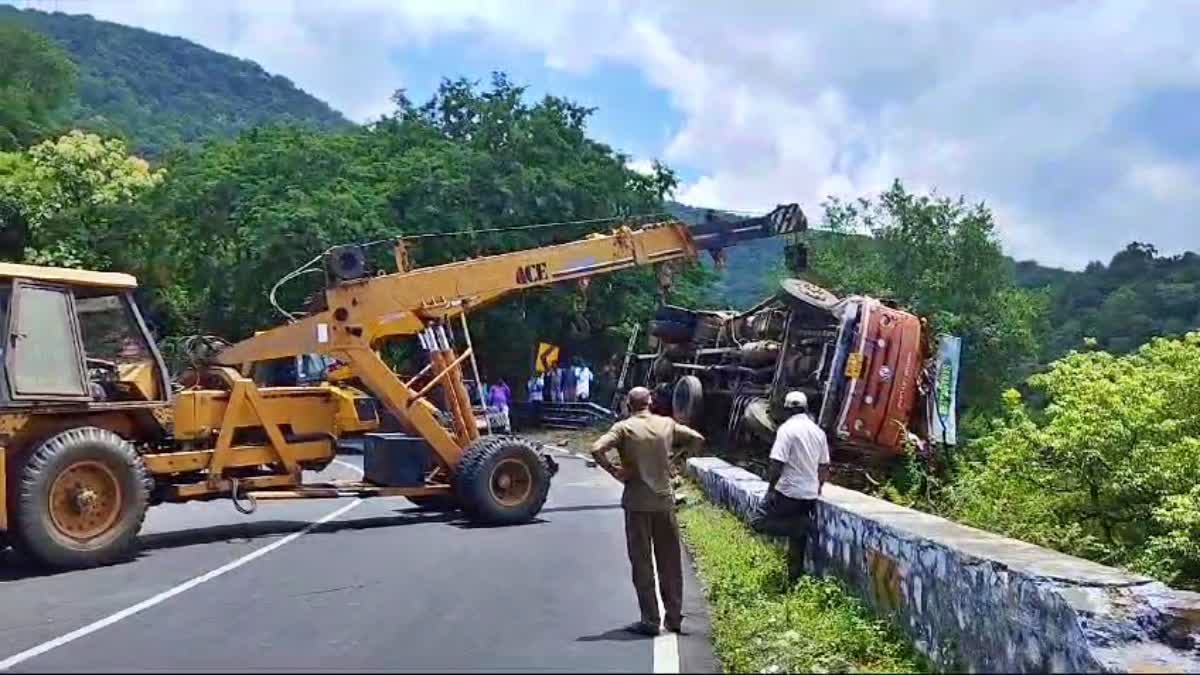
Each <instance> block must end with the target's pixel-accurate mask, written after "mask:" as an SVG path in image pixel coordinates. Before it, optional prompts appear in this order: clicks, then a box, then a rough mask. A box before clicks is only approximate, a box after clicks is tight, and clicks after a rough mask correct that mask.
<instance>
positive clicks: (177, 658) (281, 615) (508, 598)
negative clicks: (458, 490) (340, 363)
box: [0, 455, 713, 672]
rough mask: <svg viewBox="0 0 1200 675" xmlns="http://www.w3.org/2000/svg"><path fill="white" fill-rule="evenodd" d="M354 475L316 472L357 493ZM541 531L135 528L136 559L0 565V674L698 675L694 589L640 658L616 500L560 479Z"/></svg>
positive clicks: (258, 518)
mask: <svg viewBox="0 0 1200 675" xmlns="http://www.w3.org/2000/svg"><path fill="white" fill-rule="evenodd" d="M359 459H360V458H359V457H357V456H352V455H348V456H343V457H342V458H340V459H339V463H337V464H334V465H333V466H332V467H331V468H330V469H329V470H328V471H327V472H326V473H328V474H331V475H332V476H336V477H356V473H355V468H354V467H355V466H357V465H359V464H360V461H359ZM560 465H561V467H562V470H561V471H560V472H559V474H558V476H556V477H555V480H554V484H553V487H552V488H551V492H550V499H549V501H548V502H547V505H546V508H545V509H544V510H543V511H542V514H541V516H540V518H539V519H538V520H537V521H535V522H533V523H530V524H527V525H522V526H518V527H508V528H478V527H471V526H470V525H468V524H467V523H464V522H461V521H459V520H457V519H455V518H454V517H452V516H446V515H438V514H427V513H422V512H419V511H416V510H415V509H413V507H412V506H411V504H410V503H409V502H408V501H407V500H404V499H402V498H391V499H371V500H362V501H360V500H352V499H341V500H311V501H304V502H294V501H293V502H273V503H268V502H262V503H260V506H259V509H258V511H257V512H256V513H254V514H253V515H250V516H243V515H242V514H240V513H238V512H236V511H235V510H234V509H233V506H232V505H231V504H230V503H229V502H227V501H219V502H210V503H193V504H182V505H164V506H159V507H156V508H153V509H151V511H150V513H149V515H148V516H147V521H146V526H145V528H144V529H143V542H144V544H143V551H142V553H141V554H140V555H139V557H138V558H137V559H136V560H133V561H130V562H127V563H124V564H120V565H115V566H111V567H106V568H101V569H94V570H84V571H75V572H66V573H58V574H50V575H38V574H36V573H34V572H32V571H31V570H29V569H27V568H23V567H21V566H20V564H19V562H18V561H15V560H13V559H12V556H10V555H9V556H6V557H7V559H6V560H4V561H3V562H0V608H2V609H0V669H4V668H8V669H10V670H12V671H14V672H34V671H38V672H45V671H76V672H78V671H90V672H96V671H126V672H128V671H245V670H289V671H298V670H312V671H330V670H410V671H447V670H454V671H462V670H467V671H524V672H528V671H587V672H599V671H606V672H620V671H626V672H628V671H635V672H650V671H655V670H657V671H659V672H671V671H673V670H674V669H676V668H681V669H682V670H683V672H710V671H711V669H712V668H713V664H712V656H711V651H710V649H709V646H708V622H707V617H706V612H705V608H704V606H703V601H702V600H701V598H700V592H699V586H698V584H697V581H696V579H695V577H694V575H692V574H691V573H690V572H689V576H688V577H687V578H686V579H685V587H686V590H687V598H686V602H685V608H684V611H685V615H686V616H685V620H684V624H685V630H687V631H688V634H687V635H684V636H682V637H678V638H677V637H676V636H674V635H670V636H663V637H660V638H655V639H649V638H642V637H638V636H634V635H631V634H629V633H625V632H623V631H621V630H619V629H620V627H621V626H624V625H626V624H628V623H629V622H630V621H632V620H634V619H635V618H636V617H637V605H636V602H635V599H634V595H633V589H632V585H631V584H630V582H629V563H628V560H627V558H626V557H625V544H624V536H623V533H622V527H623V523H622V514H621V509H620V506H619V497H620V486H619V485H618V484H617V483H616V481H614V480H612V479H611V478H609V477H608V476H607V475H606V474H604V473H603V472H601V471H600V470H599V469H589V468H587V467H586V466H585V465H584V463H583V462H582V461H579V460H578V459H577V458H573V457H563V458H561V460H560Z"/></svg>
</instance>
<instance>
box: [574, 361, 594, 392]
mask: <svg viewBox="0 0 1200 675" xmlns="http://www.w3.org/2000/svg"><path fill="white" fill-rule="evenodd" d="M595 378H596V374H595V373H593V372H592V369H591V368H589V367H588V364H587V361H582V360H581V361H580V362H579V365H578V366H576V368H575V398H576V399H577V400H580V401H587V400H588V399H589V398H590V397H591V393H592V380H594V379H595Z"/></svg>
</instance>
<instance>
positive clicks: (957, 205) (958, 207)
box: [808, 181, 1046, 407]
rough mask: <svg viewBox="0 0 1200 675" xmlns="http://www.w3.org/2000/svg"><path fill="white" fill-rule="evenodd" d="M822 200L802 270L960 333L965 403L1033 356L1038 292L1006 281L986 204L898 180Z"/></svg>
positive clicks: (985, 398)
mask: <svg viewBox="0 0 1200 675" xmlns="http://www.w3.org/2000/svg"><path fill="white" fill-rule="evenodd" d="M823 206H824V209H825V214H824V220H823V227H822V229H821V230H818V231H814V232H811V233H810V234H809V239H808V241H809V245H810V250H811V252H810V254H809V267H810V271H809V275H810V276H811V277H813V280H814V281H816V282H817V283H820V284H822V285H824V286H827V287H829V288H830V289H831V290H834V291H835V292H839V293H843V294H848V293H862V294H869V295H874V296H877V297H880V298H881V299H886V300H894V301H897V302H899V303H900V304H901V305H903V306H905V307H907V308H909V309H910V310H911V311H913V312H914V313H916V314H917V315H919V316H922V317H925V318H927V319H929V321H930V330H931V331H933V332H935V333H936V332H947V333H952V334H955V335H959V336H961V337H962V338H963V344H964V355H963V361H964V363H963V368H964V378H963V379H964V384H963V386H964V389H965V392H966V396H965V397H964V398H965V399H966V401H967V402H968V404H969V405H971V406H973V407H984V406H988V405H993V404H994V402H995V401H996V398H997V396H998V394H999V393H1000V392H1001V391H1002V390H1003V389H1004V387H1005V386H1007V385H1009V384H1011V383H1014V382H1017V381H1019V380H1020V378H1021V376H1022V373H1027V372H1029V371H1030V370H1031V369H1032V368H1033V366H1034V365H1035V364H1036V363H1037V359H1038V351H1039V342H1040V338H1041V335H1042V333H1043V331H1044V328H1043V318H1044V307H1045V302H1046V300H1045V295H1044V293H1042V292H1039V291H1029V290H1024V289H1019V288H1017V287H1016V286H1015V285H1014V283H1013V277H1012V268H1011V265H1010V263H1009V262H1008V261H1007V259H1006V258H1005V257H1004V254H1003V252H1002V251H1001V248H1000V244H999V242H998V240H997V238H996V234H995V224H994V222H993V220H992V214H991V211H990V210H989V209H988V208H987V207H986V206H984V205H983V204H977V205H973V206H969V205H967V204H966V203H965V201H964V200H963V199H961V198H960V199H958V200H950V199H947V198H945V197H938V196H937V195H922V196H917V195H913V194H910V193H909V192H908V191H907V190H905V188H904V187H903V185H902V184H901V183H900V182H899V181H896V182H895V183H894V184H893V185H892V187H891V188H890V189H888V190H887V191H885V192H883V193H882V194H880V195H879V196H878V197H877V198H875V199H870V198H861V199H858V200H855V201H852V202H847V201H842V200H839V199H836V198H830V199H829V200H827V201H826V202H825V204H824V205H823Z"/></svg>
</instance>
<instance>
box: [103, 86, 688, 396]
mask: <svg viewBox="0 0 1200 675" xmlns="http://www.w3.org/2000/svg"><path fill="white" fill-rule="evenodd" d="M396 101H397V106H398V107H397V109H396V111H395V113H394V114H392V115H389V116H386V117H384V118H383V119H381V120H379V121H377V122H376V123H374V124H371V125H368V126H365V127H362V128H359V129H354V130H351V131H348V132H345V133H336V134H322V133H317V132H315V131H313V130H311V129H308V128H306V127H300V126H275V127H263V128H258V129H254V130H251V131H248V132H246V133H243V134H242V135H241V136H239V137H238V138H236V139H234V140H229V141H222V140H218V141H213V142H211V143H209V144H207V145H206V146H204V147H203V148H202V149H200V150H193V151H186V152H182V153H179V154H177V155H175V156H173V157H172V158H170V159H169V161H168V174H167V178H166V180H165V181H164V182H163V184H162V185H161V186H160V187H159V188H158V189H155V190H154V191H153V192H152V193H151V194H149V195H148V197H147V198H146V199H144V200H142V204H141V205H139V206H138V207H137V208H136V209H132V210H128V211H127V212H126V213H125V217H126V218H128V219H129V220H127V221H126V225H125V227H126V228H128V229H136V228H139V227H146V226H147V224H148V226H149V227H151V228H152V229H153V237H147V238H146V239H145V241H144V242H143V244H142V248H140V249H138V253H137V255H136V256H135V257H136V258H137V260H135V261H133V265H134V266H135V267H134V269H136V270H138V275H139V277H140V278H142V279H143V281H144V282H145V283H146V284H147V285H148V291H149V292H150V295H151V300H150V302H149V304H150V305H151V307H152V311H154V312H156V313H157V314H158V315H160V316H161V317H163V318H162V319H161V321H162V322H163V323H164V324H165V326H166V329H167V330H168V331H169V332H175V333H181V332H197V331H206V332H215V333H218V334H221V335H224V336H226V337H228V338H230V339H237V338H241V337H244V336H246V335H248V334H250V333H251V332H252V331H254V330H257V329H263V328H268V327H270V326H273V325H276V324H278V323H279V322H280V321H281V320H283V317H281V316H279V315H278V313H277V312H276V311H275V310H274V308H272V307H271V305H270V303H269V302H268V300H267V294H268V291H269V290H270V288H271V287H272V285H273V284H274V283H275V281H276V280H277V279H279V278H280V277H282V276H283V275H284V274H286V273H287V272H288V271H289V270H292V269H294V268H296V267H298V266H300V265H301V264H303V263H304V262H306V261H308V260H309V259H311V258H312V257H313V256H314V255H316V254H318V253H320V252H322V251H324V250H325V249H327V248H328V247H329V246H332V245H335V244H345V243H351V242H364V241H372V240H380V239H388V238H391V237H395V236H397V235H400V234H406V235H417V234H422V235H435V234H437V233H445V232H450V233H454V234H452V235H449V236H434V237H427V238H424V239H420V240H416V246H415V248H414V250H413V251H412V257H413V261H414V263H415V264H417V265H429V264H437V263H442V262H447V261H450V260H459V259H463V258H466V257H469V256H476V255H483V254H488V253H498V252H503V251H507V250H513V249H517V248H526V247H530V246H536V245H544V244H550V243H555V242H561V241H566V240H570V239H575V238H578V237H581V236H584V235H586V234H587V233H589V232H592V231H597V230H608V229H611V228H612V227H613V226H614V225H615V224H616V222H618V220H620V219H621V218H625V217H635V216H637V215H639V214H645V213H660V212H661V211H662V198H663V196H664V195H665V194H666V193H667V192H668V191H669V190H670V189H671V188H673V187H674V184H675V178H674V176H673V175H672V174H671V172H670V171H669V170H667V169H666V168H665V167H661V166H660V167H658V169H657V170H656V171H655V172H654V173H653V174H652V175H649V176H647V175H643V174H640V173H637V172H635V171H632V170H630V169H628V168H626V166H625V162H626V160H627V159H628V158H627V157H624V156H622V155H620V154H619V153H616V152H614V151H613V150H612V149H611V148H609V147H608V146H606V145H604V144H601V143H598V142H596V141H593V140H591V139H589V138H588V137H587V135H586V120H587V117H588V115H589V114H590V110H588V109H587V108H583V107H580V106H578V105H576V104H573V103H571V102H569V101H566V100H563V99H560V98H556V97H546V98H544V99H542V100H541V101H538V102H536V103H529V102H527V101H526V100H525V97H524V90H523V89H522V88H520V87H516V86H514V85H512V84H511V83H510V82H508V80H507V79H506V78H505V77H503V76H502V75H497V76H496V77H495V78H494V80H493V82H492V85H491V87H490V88H487V89H480V88H479V87H478V86H477V85H476V84H474V83H471V82H468V81H465V80H456V81H449V80H448V81H445V82H443V83H442V85H441V87H440V88H439V89H438V91H437V92H436V93H435V94H434V95H433V96H432V97H431V99H430V100H429V101H427V102H425V103H423V104H421V105H420V106H416V105H414V104H413V103H412V102H410V101H408V100H407V98H406V97H404V96H403V95H402V94H400V95H398V96H397V97H396ZM533 223H559V225H557V226H554V227H548V228H541V229H534V230H529V229H514V230H507V231H496V230H504V229H505V228H514V227H523V226H527V225H530V224H533ZM374 252H375V254H376V255H378V256H379V262H381V263H383V262H387V261H388V256H387V253H388V251H387V250H386V249H384V248H378V247H377V248H376V249H374ZM705 278H706V277H705V275H704V273H703V272H702V271H700V270H699V268H698V266H691V267H685V269H683V270H682V272H681V274H679V275H677V280H678V283H677V284H676V286H675V288H674V290H673V291H672V293H674V294H676V296H678V294H684V293H688V292H695V290H696V289H697V288H700V287H701V286H703V284H704V281H705ZM653 280H654V276H653V272H652V271H649V270H633V271H629V272H626V273H621V274H618V275H612V276H609V277H605V278H603V279H595V280H593V283H591V284H590V285H589V286H588V288H587V290H586V292H583V293H581V292H580V290H579V289H578V288H577V287H575V286H574V285H571V286H569V287H552V288H547V289H540V290H534V291H529V292H526V293H524V294H522V296H521V297H519V298H518V299H516V300H514V301H512V302H506V303H501V304H499V305H497V306H495V307H491V308H489V309H487V310H485V311H484V312H482V313H481V314H480V315H479V316H478V317H476V318H475V321H474V323H473V331H474V338H475V344H476V346H477V348H478V349H479V351H480V353H481V355H482V357H483V358H482V362H483V363H486V364H496V366H495V367H496V370H495V371H494V372H493V373H492V376H493V377H494V376H497V375H504V376H505V377H508V378H509V379H510V380H517V381H523V380H524V379H525V377H526V376H527V374H528V370H529V368H531V367H532V359H533V354H532V349H533V348H534V345H535V343H536V342H537V341H538V340H547V341H551V342H558V343H560V344H564V346H565V347H566V348H567V349H568V351H571V352H573V353H575V354H581V355H586V356H590V357H592V358H593V359H594V361H598V360H599V359H600V358H601V357H603V356H606V355H608V354H611V353H613V352H615V351H617V350H618V349H619V348H623V346H624V339H625V337H626V336H627V335H628V333H627V331H628V330H629V326H630V325H632V323H634V322H637V321H643V320H645V319H646V318H647V317H648V314H649V312H650V308H651V307H652V306H653V303H654V302H655V290H654V286H655V285H654V281H653ZM319 290H320V277H319V275H307V276H304V277H300V278H299V279H297V280H296V282H295V283H291V284H288V285H286V286H284V287H283V289H282V290H281V292H280V295H279V298H280V302H281V304H282V305H283V306H284V307H286V308H289V309H295V308H299V307H301V306H302V305H303V302H304V299H305V298H306V297H308V296H309V295H311V294H313V293H315V292H319Z"/></svg>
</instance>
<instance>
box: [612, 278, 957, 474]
mask: <svg viewBox="0 0 1200 675" xmlns="http://www.w3.org/2000/svg"><path fill="white" fill-rule="evenodd" d="M780 286H781V289H780V291H779V292H778V293H776V294H775V295H773V296H771V297H769V298H767V299H766V300H764V301H762V302H760V303H759V304H757V305H755V306H754V307H752V308H750V309H748V310H746V311H744V312H731V311H703V310H693V309H687V308H683V307H675V306H664V307H662V308H660V309H659V310H658V312H657V313H656V315H655V319H654V321H652V322H651V323H650V326H649V332H650V335H651V341H650V344H651V348H652V349H653V351H652V352H651V353H646V354H636V355H630V358H629V359H628V360H627V362H626V365H627V371H626V374H625V377H624V378H623V385H624V387H625V388H628V387H632V386H637V385H642V386H646V387H649V388H650V389H651V390H652V391H653V392H654V394H655V396H654V400H655V406H656V412H658V413H660V414H665V415H671V416H673V417H675V418H676V419H677V420H679V421H681V422H684V423H687V424H690V425H693V426H698V427H700V428H703V429H704V430H705V431H706V432H707V433H708V435H709V437H710V439H714V440H716V439H721V441H722V443H721V445H722V446H723V447H724V449H725V450H726V451H727V452H729V453H731V454H734V455H738V456H740V457H739V458H741V459H744V460H745V461H746V462H747V463H750V464H758V463H763V462H765V459H766V454H767V452H768V449H769V446H770V442H771V441H772V440H773V439H774V436H775V429H776V428H777V426H778V424H779V423H781V422H782V421H783V420H784V419H785V418H786V415H785V413H784V411H783V409H782V403H783V397H784V395H785V394H786V393H787V392H788V391H791V390H796V389H798V390H800V391H803V392H804V393H805V394H806V395H807V396H808V401H809V409H810V412H811V414H813V416H814V418H815V419H816V421H817V423H818V424H819V425H820V426H821V427H822V428H823V429H825V430H826V432H827V433H828V434H829V437H830V440H831V447H832V449H833V460H834V464H835V468H836V469H837V470H838V471H837V475H838V476H839V478H841V480H840V481H839V482H853V483H857V482H859V481H861V480H864V479H865V480H870V472H871V470H873V469H881V470H882V469H887V468H888V467H890V466H893V465H894V463H895V461H896V460H898V459H900V458H901V457H903V456H904V455H905V454H906V452H907V450H908V448H913V449H915V451H916V452H917V453H918V455H919V456H920V457H922V458H924V459H926V460H933V458H935V457H937V456H939V455H940V453H938V452H937V449H938V446H941V445H953V444H954V443H955V438H954V432H955V429H954V426H955V423H954V404H955V396H954V389H955V387H956V386H957V379H958V341H957V339H955V338H952V337H949V336H941V337H938V338H935V337H933V336H931V335H930V334H929V331H928V330H927V329H926V326H925V323H924V322H923V321H922V320H921V319H920V318H918V317H916V316H914V315H913V314H911V313H909V312H906V311H903V310H902V309H899V308H897V307H895V306H893V305H890V304H885V303H884V302H881V301H880V300H877V299H875V298H870V297H866V296H849V297H845V298H839V297H837V296H836V295H834V294H833V293H831V292H829V291H828V290H826V289H824V288H821V287H820V286H817V285H815V284H812V283H810V282H807V281H804V280H801V279H785V280H784V281H782V282H781V284H780Z"/></svg>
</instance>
